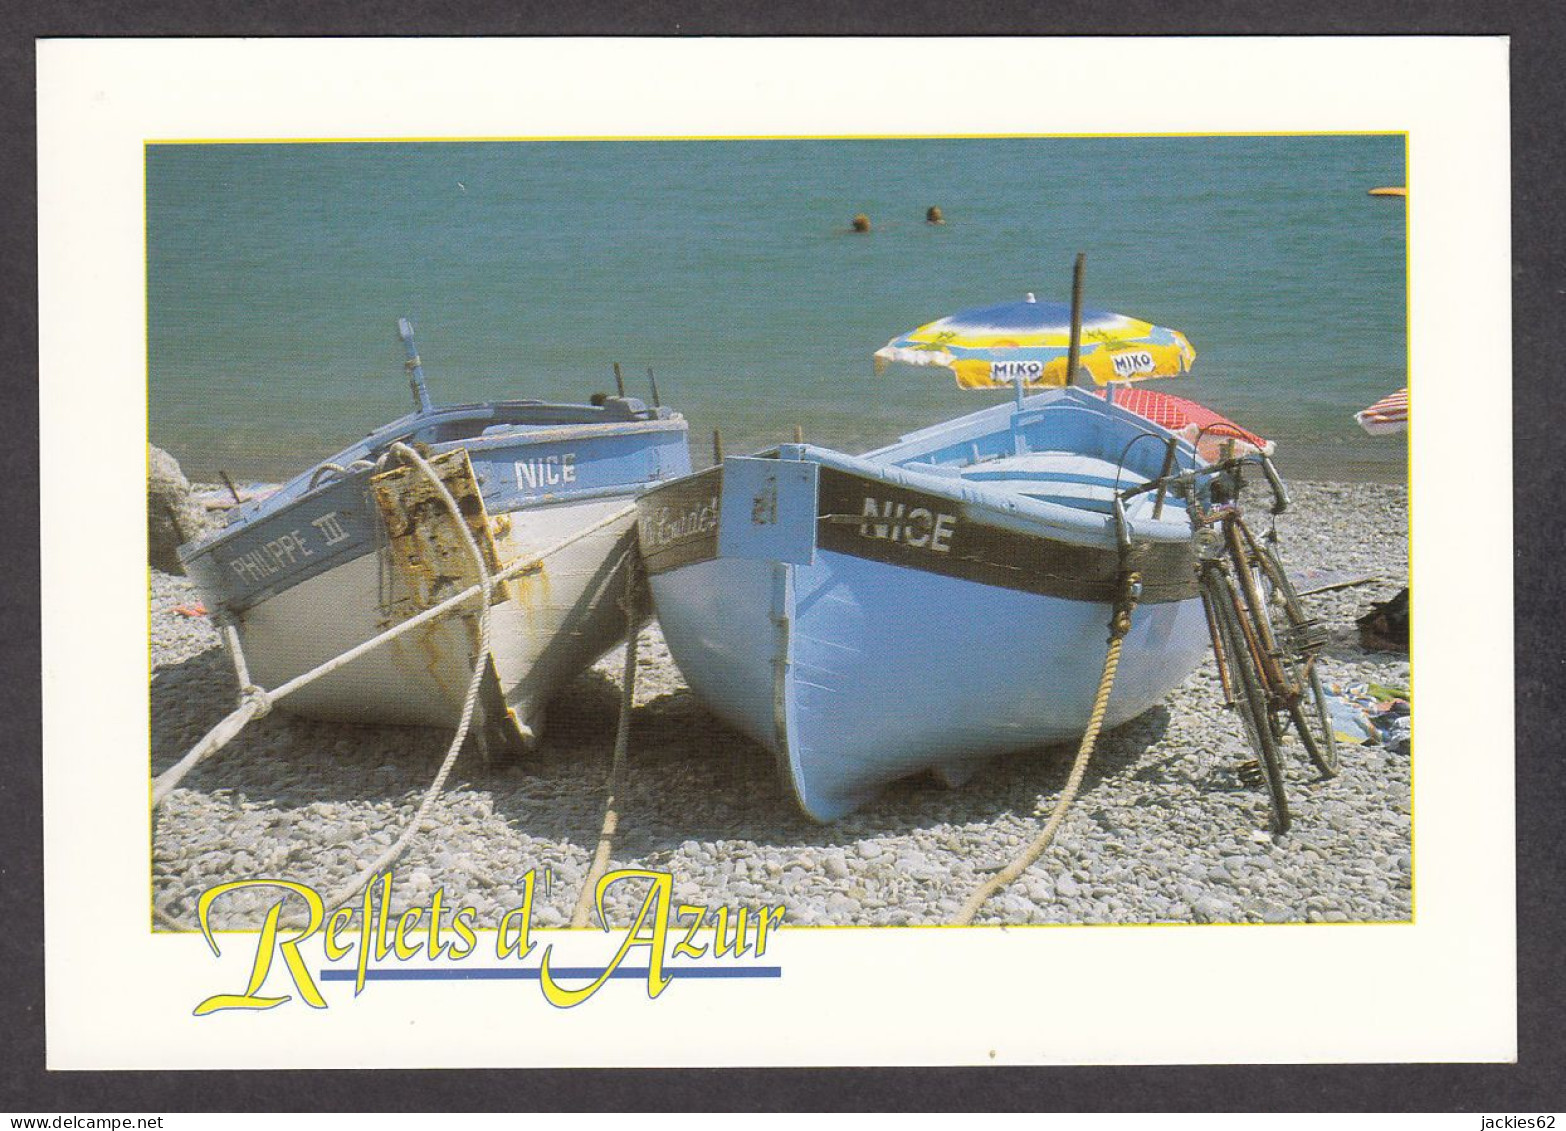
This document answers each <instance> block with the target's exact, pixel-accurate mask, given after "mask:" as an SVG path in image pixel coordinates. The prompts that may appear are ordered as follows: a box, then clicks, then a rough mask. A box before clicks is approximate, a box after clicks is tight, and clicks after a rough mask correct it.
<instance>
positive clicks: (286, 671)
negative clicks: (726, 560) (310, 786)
mask: <svg viewBox="0 0 1566 1131" xmlns="http://www.w3.org/2000/svg"><path fill="white" fill-rule="evenodd" d="M628 503H629V499H628V497H618V498H608V499H597V500H591V501H587V502H582V503H576V504H560V505H557V506H553V507H541V508H536V509H533V510H529V511H518V512H514V513H512V514H511V515H508V516H502V517H503V518H504V519H506V520H507V521H501V522H494V521H493V520H492V525H493V526H495V527H498V528H499V529H500V531H501V533H500V535H499V536H498V537H497V538H496V539H495V543H496V548H497V550H498V551H499V558H500V564H501V566H502V567H504V566H506V565H509V564H511V563H512V562H515V561H518V560H521V559H525V558H528V557H531V556H532V555H534V554H536V553H538V552H539V551H542V550H544V549H546V548H548V547H549V546H551V545H553V544H556V543H559V542H561V541H563V540H565V539H567V538H568V537H569V536H570V535H571V534H572V533H573V532H575V531H578V530H584V529H587V528H589V527H591V526H593V525H594V524H596V523H599V522H600V521H602V520H603V519H605V518H606V517H609V516H611V515H613V514H615V513H617V512H624V511H625V510H626V508H627V505H628ZM633 541H634V531H633V520H632V517H631V516H630V515H629V514H624V513H622V514H621V517H620V518H619V519H617V520H616V521H613V522H610V523H608V524H606V525H603V526H602V527H601V528H599V529H597V530H595V531H594V532H593V533H590V534H588V535H586V536H585V537H582V538H580V539H578V540H576V541H574V542H572V543H570V544H569V545H566V546H564V547H563V548H561V549H559V550H557V551H555V552H554V553H552V554H549V555H548V556H547V557H545V558H543V559H542V560H541V561H540V563H539V567H538V569H537V570H533V571H529V572H528V573H527V574H525V575H523V576H522V577H520V578H518V579H516V580H514V581H511V582H508V583H506V584H505V585H504V586H502V587H501V592H502V596H501V599H500V600H499V601H498V602H497V603H495V604H494V605H492V606H491V608H490V646H491V653H490V673H491V674H490V677H489V678H488V679H487V680H486V681H485V687H484V698H483V699H482V700H481V706H482V708H483V710H484V711H485V712H486V713H487V714H488V715H489V716H490V718H489V720H488V721H489V722H491V723H501V722H502V721H504V722H505V724H507V725H508V726H509V728H510V729H511V730H512V731H514V733H515V735H516V736H517V737H520V738H521V739H523V740H524V741H531V740H533V739H535V738H536V737H537V735H538V733H539V731H540V729H541V725H540V724H541V715H542V711H543V707H544V705H545V703H546V702H547V700H548V699H549V697H550V696H551V695H553V694H554V692H556V691H558V690H559V689H560V687H562V686H563V685H564V684H565V683H567V682H569V681H570V680H571V679H573V678H574V677H575V676H576V675H578V674H579V673H580V672H581V671H582V670H583V669H584V668H586V667H587V666H588V665H589V664H591V663H592V662H593V661H594V660H595V659H597V658H598V657H599V656H601V655H602V654H603V653H604V652H605V651H607V650H608V649H609V648H611V647H613V646H614V644H615V643H616V642H617V641H619V640H620V639H622V638H623V636H624V633H625V616H624V613H623V611H622V608H621V599H622V598H623V596H624V594H625V586H626V569H627V553H628V552H629V551H630V549H631V548H632V544H633ZM391 555H392V551H390V550H381V551H379V552H377V553H372V554H367V555H364V556H362V557H359V558H356V559H353V560H351V561H347V562H344V563H342V564H341V565H339V566H338V567H336V568H335V569H332V570H329V571H328V572H326V573H323V574H319V575H317V576H315V577H312V578H310V579H308V580H306V581H304V582H302V583H300V584H298V585H295V586H293V587H291V588H289V589H287V590H285V591H283V592H282V593H279V594H276V595H274V596H272V597H270V598H267V599H266V600H264V601H262V602H261V603H260V604H258V605H255V606H253V607H251V608H250V609H248V610H246V612H245V613H244V615H243V617H241V618H240V619H239V620H238V632H239V637H240V642H241V645H242V647H243V648H244V650H245V657H246V660H247V662H248V663H249V666H250V673H251V677H252V678H253V679H254V680H255V681H256V682H257V683H258V684H259V685H260V686H263V687H277V686H280V685H281V684H283V683H285V682H286V681H288V680H290V679H293V678H294V677H295V676H297V675H299V674H301V673H303V672H306V671H309V670H311V669H312V668H314V667H316V666H318V665H320V664H323V663H325V662H327V661H328V660H331V659H332V658H333V657H335V656H338V655H341V654H342V653H343V652H346V651H348V650H349V649H350V648H353V647H356V646H357V645H359V644H361V643H363V642H364V641H366V640H369V639H370V638H372V637H374V636H376V635H378V634H379V633H381V632H383V631H385V629H386V628H388V627H390V624H389V623H388V618H387V617H386V615H385V613H384V611H383V608H382V606H381V604H380V602H379V601H378V600H377V594H378V593H379V592H380V591H381V586H382V578H383V577H384V576H385V575H386V574H387V573H388V572H389V571H390V569H391V568H392V564H393V563H392V562H391V560H390V559H391ZM302 625H309V626H311V629H312V630H311V631H309V632H301V631H300V626H302ZM478 648H479V630H478V617H477V615H476V611H474V610H473V607H472V606H471V605H470V606H468V608H467V609H465V610H464V611H462V612H459V613H456V614H454V615H451V616H447V617H443V618H440V619H438V620H435V621H433V622H431V623H430V624H427V625H424V626H422V627H420V628H417V629H414V630H413V631H411V632H408V633H406V634H404V635H402V636H400V637H398V638H396V639H395V640H392V641H389V642H388V643H386V644H384V645H382V646H381V647H379V648H376V649H374V650H372V651H370V652H368V653H366V654H364V655H362V656H360V657H358V658H357V659H355V660H353V661H351V662H350V663H349V664H347V665H346V666H344V667H342V668H340V669H338V670H337V671H334V672H332V673H331V674H329V675H327V676H324V677H322V678H320V679H318V680H316V681H315V682H313V683H310V684H307V685H306V686H304V687H302V688H301V689H300V690H298V691H297V692H295V693H293V694H292V695H290V696H289V697H288V698H287V699H286V700H285V701H284V702H285V704H286V707H287V709H288V710H289V711H290V712H292V713H294V714H298V715H302V716H305V717H308V718H319V719H333V720H342V721H349V722H378V723H391V724H405V725H417V726H450V725H452V724H453V723H455V721H456V719H457V718H458V715H459V714H460V712H461V710H462V705H463V700H464V698H465V696H466V694H467V690H468V685H469V683H470V682H471V679H472V673H473V664H474V660H475V659H476V657H477V654H478Z"/></svg>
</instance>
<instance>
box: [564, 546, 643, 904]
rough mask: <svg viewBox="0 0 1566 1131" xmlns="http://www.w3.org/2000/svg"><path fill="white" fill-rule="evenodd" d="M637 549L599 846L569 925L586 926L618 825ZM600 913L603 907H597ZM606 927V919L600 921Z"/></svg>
mask: <svg viewBox="0 0 1566 1131" xmlns="http://www.w3.org/2000/svg"><path fill="white" fill-rule="evenodd" d="M636 563H637V558H636V552H635V551H634V550H632V551H631V552H630V553H629V554H627V555H626V567H625V598H624V602H623V607H624V609H625V667H624V668H623V669H621V675H620V720H619V722H618V724H617V725H616V727H615V732H614V757H613V759H612V760H611V761H610V763H609V788H608V791H607V796H606V797H605V798H604V820H603V825H602V826H601V827H600V828H599V831H598V849H597V851H596V852H594V853H593V863H592V865H591V867H589V868H588V869H587V876H586V878H585V879H583V881H582V890H581V891H580V892H579V893H578V894H577V897H576V907H575V909H574V910H573V911H572V912H571V926H573V927H585V926H587V925H588V917H589V915H590V914H591V913H592V909H593V906H594V903H595V902H596V900H595V895H596V889H597V887H598V881H599V880H600V879H602V878H603V876H604V874H605V873H606V872H607V871H608V870H609V854H610V852H612V851H613V849H614V834H615V832H616V831H617V830H618V829H619V827H620V808H619V807H620V791H621V790H622V789H623V788H624V785H625V756H626V751H627V749H628V748H629V746H630V740H631V708H632V707H633V706H634V705H635V701H636V643H637V641H638V640H639V639H640V637H641V625H640V624H639V623H638V622H637V618H636V595H637V580H638V574H639V571H638V569H637V564H636ZM599 914H600V916H602V914H603V909H602V908H599ZM603 926H604V928H605V929H606V930H607V929H608V927H609V924H608V923H604V924H603Z"/></svg>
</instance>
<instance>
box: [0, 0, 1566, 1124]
mask: <svg viewBox="0 0 1566 1131" xmlns="http://www.w3.org/2000/svg"><path fill="white" fill-rule="evenodd" d="M1264 13H1265V14H1264ZM3 21H4V32H3V38H0V53H3V54H0V58H3V62H4V67H3V69H0V84H3V89H4V95H5V109H6V111H7V114H6V117H7V121H8V124H9V128H8V129H7V130H6V131H4V132H3V133H0V157H3V160H0V178H3V182H0V183H3V186H4V192H3V194H0V201H3V207H4V209H5V216H6V221H7V223H6V232H7V238H8V240H9V244H10V249H11V253H10V255H9V256H8V259H9V265H10V270H9V273H8V274H9V278H8V280H7V283H6V285H5V286H4V287H3V288H0V306H3V311H4V318H3V322H0V335H3V340H4V345H5V354H4V356H5V357H6V359H7V362H8V364H7V365H6V366H5V368H4V375H3V382H4V385H3V387H4V390H5V394H6V397H7V405H8V412H7V415H8V416H9V418H10V421H11V426H12V427H11V435H10V436H9V443H7V444H6V445H4V446H3V448H0V464H3V468H4V476H3V487H0V498H3V502H4V508H5V511H4V513H5V520H6V526H7V530H8V534H9V538H8V541H9V544H10V551H11V552H10V554H9V555H8V558H9V561H8V569H7V570H6V585H7V590H6V595H5V597H6V599H5V601H4V602H3V604H0V658H3V662H4V665H5V675H6V677H7V678H6V679H5V681H4V683H3V684H0V717H3V719H4V720H5V726H4V730H3V732H0V733H3V734H4V739H5V744H6V750H5V758H6V770H7V772H6V774H5V776H4V778H3V779H0V805H3V813H0V818H3V819H0V837H3V838H4V841H3V845H0V892H3V895H4V899H5V911H6V915H5V929H4V931H3V932H0V971H3V972H0V986H3V990H0V993H3V995H4V996H3V1014H0V1016H3V1018H4V1024H3V1033H4V1036H3V1038H0V1042H3V1043H0V1110H4V1111H10V1112H16V1113H22V1114H26V1113H30V1112H36V1113H39V1114H42V1113H45V1112H49V1113H54V1112H81V1113H87V1112H132V1113H140V1114H146V1113H155V1112H160V1111H162V1112H179V1111H204V1110H205V1111H210V1110H257V1111H284V1110H291V1109H297V1110H314V1111H329V1110H338V1109H341V1110H362V1111H373V1110H402V1111H439V1110H450V1111H470V1110H489V1109H493V1110H504V1111H560V1110H576V1109H589V1110H591V1109H641V1110H669V1111H674V1110H682V1109H689V1110H725V1111H735V1110H745V1109H757V1110H834V1109H836V1110H861V1109H862V1110H949V1111H960V1110H970V1111H988V1110H995V1111H999V1110H1122V1111H1138V1110H1140V1111H1160V1110H1195V1111H1205V1110H1251V1111H1277V1110H1313V1109H1320V1110H1338V1111H1343V1110H1405V1111H1473V1112H1484V1113H1494V1114H1499V1113H1513V1114H1518V1113H1521V1114H1526V1113H1530V1112H1534V1111H1552V1110H1558V1109H1559V1108H1561V1107H1562V1106H1566V1105H1563V1104H1562V1102H1561V1101H1562V1079H1563V1069H1562V1064H1563V1051H1562V1042H1561V1028H1562V1026H1561V1023H1560V1014H1559V1010H1560V1007H1561V1004H1562V993H1561V986H1562V984H1563V981H1566V979H1563V978H1562V971H1561V967H1562V958H1563V945H1562V934H1561V917H1560V915H1559V912H1558V909H1557V896H1558V894H1559V893H1560V892H1561V890H1562V879H1563V876H1562V847H1561V846H1562V839H1561V812H1562V801H1563V793H1566V790H1563V774H1562V769H1561V762H1560V750H1561V740H1560V735H1561V733H1562V722H1563V720H1562V718H1561V716H1562V707H1561V703H1560V697H1561V683H1562V681H1561V672H1562V670H1563V667H1566V649H1563V647H1562V643H1561V634H1562V625H1563V623H1566V622H1563V609H1562V600H1561V597H1562V582H1561V579H1560V571H1559V569H1558V568H1557V567H1556V565H1555V562H1556V560H1557V559H1558V558H1559V557H1560V556H1561V554H1562V551H1563V550H1566V539H1563V538H1562V536H1561V533H1560V527H1559V525H1558V524H1557V523H1556V522H1555V518H1556V516H1558V515H1559V514H1560V505H1559V502H1558V490H1557V489H1556V488H1555V484H1556V483H1557V482H1558V481H1559V479H1560V476H1561V473H1562V470H1563V468H1562V464H1563V458H1562V444H1561V441H1560V437H1559V433H1558V425H1559V423H1560V420H1561V417H1562V414H1561V412H1560V411H1559V409H1558V407H1557V406H1558V404H1559V403H1560V394H1559V393H1558V392H1557V391H1556V385H1557V383H1558V382H1559V381H1560V379H1561V374H1560V372H1559V370H1560V367H1559V365H1556V364H1551V363H1547V365H1546V367H1544V368H1542V369H1540V368H1522V367H1519V369H1518V370H1517V372H1516V376H1515V379H1514V384H1513V434H1514V443H1515V449H1514V450H1515V462H1516V470H1515V474H1514V487H1513V492H1514V507H1515V515H1516V516H1517V520H1516V533H1515V549H1516V610H1517V619H1516V630H1517V638H1516V659H1517V668H1516V688H1517V709H1518V723H1517V797H1518V807H1517V815H1518V837H1519V844H1518V855H1517V877H1518V892H1517V894H1518V923H1517V926H1518V938H1519V944H1518V1028H1519V1036H1520V1043H1519V1050H1520V1051H1519V1062H1518V1063H1517V1064H1516V1065H1365V1066H1326V1067H1305V1066H1295V1067H1288V1066H1285V1067H1249V1066H1230V1067H1214V1068H1186V1067H1167V1068H1160V1067H1155V1068H1061V1069H1033V1068H949V1069H929V1068H920V1069H889V1070H870V1069H830V1070H814V1071H803V1070H791V1069H790V1070H785V1069H745V1070H680V1071H657V1072H652V1071H607V1070H564V1071H542V1070H539V1071H469V1072H462V1071H427V1072H416V1073H411V1072H401V1073H387V1072H377V1073H373V1074H370V1073H365V1072H342V1071H323V1072H314V1073H302V1072H202V1073H196V1072H187V1073H144V1072H137V1073H98V1072H74V1073H60V1072H56V1073H49V1072H46V1071H45V1070H44V1067H43V1066H44V1016H43V943H42V939H43V876H42V863H43V861H42V816H41V814H42V797H41V770H40V759H41V750H42V736H41V727H40V704H39V672H40V655H39V599H38V594H39V573H38V571H39V558H38V551H37V546H38V539H37V532H38V461H37V456H36V454H35V453H36V451H37V449H36V447H35V444H34V441H35V438H36V436H37V426H38V421H37V395H36V394H37V384H36V382H37V372H38V368H37V348H38V341H37V287H36V282H37V212H36V204H37V200H36V166H35V141H36V138H35V129H36V109H35V101H34V79H35V72H34V40H35V38H38V37H51V36H60V37H76V36H88V37H91V36H241V35H244V36H282V35H289V36H315V35H370V36H375V35H415V34H417V35H561V34H570V35H584V34H635V35H656V36H675V35H887V34H898V35H926V34H930V33H931V32H932V31H939V32H941V33H946V34H989V35H1117V34H1123V33H1125V32H1126V31H1127V30H1128V29H1134V30H1136V31H1137V32H1138V33H1139V34H1148V35H1193V34H1206V35H1245V34H1270V35H1277V34H1285V35H1341V34H1399V35H1406V34H1464V35H1509V36H1511V37H1512V43H1511V50H1512V113H1513V118H1512V162H1513V168H1512V185H1513V188H1512V201H1513V213H1512V220H1513V263H1514V267H1513V279H1514V296H1513V298H1514V316H1513V317H1514V327H1515V329H1514V331H1513V348H1514V354H1515V357H1516V358H1518V359H1530V358H1531V359H1548V358H1550V357H1552V356H1557V355H1558V352H1559V351H1558V348H1556V343H1553V342H1550V341H1548V340H1547V338H1548V337H1549V336H1552V335H1558V334H1559V333H1560V331H1561V324H1562V318H1561V314H1562V310H1563V303H1566V298H1563V296H1566V271H1563V256H1562V250H1563V249H1562V245H1563V233H1562V220H1561V208H1560V203H1559V201H1560V195H1561V192H1562V187H1563V186H1562V183H1561V182H1562V178H1561V165H1562V161H1561V157H1562V149H1563V146H1566V140H1563V137H1566V131H1563V129H1562V123H1561V115H1562V111H1563V109H1566V73H1563V66H1562V60H1563V59H1566V37H1563V35H1562V32H1561V16H1560V7H1559V6H1558V5H1547V4H1544V3H1521V2H1519V3H1471V2H1461V3H1459V2H1451V0H1448V2H1438V3H1426V4H1420V5H1418V6H1413V5H1401V4H1400V5H1391V4H1385V3H1372V4H1366V3H1363V2H1360V3H1351V2H1347V0H1332V2H1317V0H1303V2H1301V3H1296V4H1293V5H1290V6H1288V8H1287V9H1284V10H1281V11H1280V9H1278V8H1276V7H1274V6H1270V5H1269V6H1265V7H1264V6H1261V5H1255V6H1244V5H1237V4H1231V3H1222V2H1200V3H1198V2H1178V0H1175V2H1169V0H1163V2H1146V0H1122V2H1120V3H1118V4H1115V5H1113V6H1111V5H1102V4H1092V3H1087V2H1083V0H1078V2H1073V3H1056V4H1053V5H1050V6H1049V7H1047V8H1046V7H1044V6H1042V5H1037V6H1035V5H1028V4H1025V3H980V4H974V5H969V6H957V5H953V4H950V3H942V4H935V3H931V2H930V0H918V2H906V0H905V2H902V3H889V2H885V0H868V2H862V3H858V4H854V5H851V6H844V5H842V4H841V2H840V0H839V2H837V3H831V4H826V3H816V4H787V5H779V6H771V7H767V8H765V9H761V8H757V9H755V10H746V9H743V8H740V7H739V6H734V5H729V4H724V3H716V2H707V3H700V4H689V3H658V2H657V0H652V2H649V3H644V4H642V5H640V6H638V7H636V8H635V9H627V10H624V11H622V10H621V7H620V5H619V4H613V3H606V2H604V0H587V2H585V3H576V4H572V5H569V6H557V5H554V4H541V3H537V2H536V0H527V2H524V3H512V4H501V3H466V4H457V5H453V4H450V3H440V2H436V0H427V2H422V3H407V2H399V0H385V2H381V3H377V4H374V5H353V4H349V3H346V2H344V0H329V2H315V3H303V2H292V3H282V2H276V3H265V2H263V3H255V4H250V5H244V6H241V5H239V4H206V3H200V2H195V0H192V2H188V3H182V2H179V0H149V2H146V3H142V4H139V5H136V6H135V7H134V8H133V7H131V6H129V5H123V4H118V3H116V4H110V3H104V2H101V0H98V2H91V3H76V4H72V5H64V4H49V3H21V4H13V5H11V6H8V8H7V9H6V11H5V15H4V17H3ZM1475 407H1476V411H1480V410H1482V405H1481V404H1480V402H1479V398H1477V397H1476V405H1475ZM1479 454H1482V453H1479ZM1453 455H1454V458H1465V456H1466V457H1467V458H1472V457H1473V455H1474V453H1461V452H1459V453H1453ZM1474 474H1476V475H1485V474H1491V473H1489V472H1487V471H1486V469H1485V468H1484V467H1483V465H1482V463H1479V464H1477V465H1476V467H1475V470H1474ZM1479 583H1482V581H1481V579H1476V584H1479ZM83 599H90V596H87V595H84V597H83ZM84 894H85V893H84ZM87 897H90V895H88V896H87ZM1039 976H1040V977H1049V976H1051V974H1050V972H1049V971H1042V970H1041V971H1040V972H1039ZM1280 976H1286V974H1285V973H1282V972H1280ZM1215 993H1219V994H1222V995H1226V997H1227V998H1228V1000H1230V1001H1231V1002H1232V1004H1233V1006H1234V1008H1235V1011H1236V1014H1237V1023H1243V1017H1244V1016H1245V1015H1248V1014H1254V1015H1257V1016H1258V1017H1260V1016H1262V1015H1264V1014H1265V1010H1266V1002H1267V992H1266V987H1265V986H1259V985H1257V986H1249V985H1239V984H1236V985H1233V986H1229V987H1219V988H1215ZM1279 1021H1281V1022H1282V1023H1287V1019H1286V1018H1283V1019H1279V1018H1273V1019H1270V1020H1269V1021H1268V1022H1264V1023H1278V1022H1279ZM103 1023H104V1025H105V1026H106V1027H113V1028H125V1029H134V1026H135V1024H136V1020H135V1018H134V1017H128V1016H119V1015H116V1014H115V1013H114V1012H113V1011H112V1007H106V1009H105V1015H104V1018H103ZM1048 1023H1049V1022H1048V1019H1046V1018H1041V1019H1040V1024H1048ZM1344 1023H1345V1025H1346V1026H1351V1025H1353V1023H1354V1022H1353V1019H1352V1018H1345V1022H1344Z"/></svg>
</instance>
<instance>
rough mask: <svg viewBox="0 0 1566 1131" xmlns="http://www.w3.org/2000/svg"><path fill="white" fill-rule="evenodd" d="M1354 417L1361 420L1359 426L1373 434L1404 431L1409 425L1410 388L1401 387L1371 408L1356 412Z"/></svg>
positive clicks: (1389, 433)
mask: <svg viewBox="0 0 1566 1131" xmlns="http://www.w3.org/2000/svg"><path fill="white" fill-rule="evenodd" d="M1354 419H1355V420H1357V421H1359V426H1360V427H1361V428H1363V429H1364V430H1365V431H1366V432H1369V433H1370V434H1371V435H1372V436H1388V435H1391V434H1392V433H1393V432H1402V431H1403V430H1404V429H1406V428H1407V427H1408V390H1407V389H1406V388H1403V389H1399V390H1398V391H1397V392H1395V393H1392V394H1390V395H1388V396H1385V397H1382V398H1381V399H1380V400H1379V401H1377V402H1376V403H1375V404H1373V405H1371V406H1370V407H1369V408H1363V409H1360V410H1359V411H1358V412H1356V413H1355V414H1354Z"/></svg>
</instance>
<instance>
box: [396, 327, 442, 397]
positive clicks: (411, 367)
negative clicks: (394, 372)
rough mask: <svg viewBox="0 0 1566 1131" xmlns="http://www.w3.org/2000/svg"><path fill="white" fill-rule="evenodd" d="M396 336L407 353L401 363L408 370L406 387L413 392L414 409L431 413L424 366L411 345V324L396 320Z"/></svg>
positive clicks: (417, 352)
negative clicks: (406, 356) (406, 358)
mask: <svg viewBox="0 0 1566 1131" xmlns="http://www.w3.org/2000/svg"><path fill="white" fill-rule="evenodd" d="M397 336H398V337H399V338H401V339H402V345H403V348H404V349H405V350H407V351H408V360H407V361H405V362H403V366H404V368H406V369H407V370H408V387H409V388H410V389H412V390H413V404H414V407H415V408H416V409H417V410H418V411H419V412H432V411H434V408H435V406H434V404H432V403H431V402H430V391H429V389H427V388H425V385H424V364H423V362H421V361H420V360H419V351H418V347H416V346H415V345H414V344H413V323H411V322H409V321H408V320H407V319H406V318H399V319H397Z"/></svg>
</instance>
